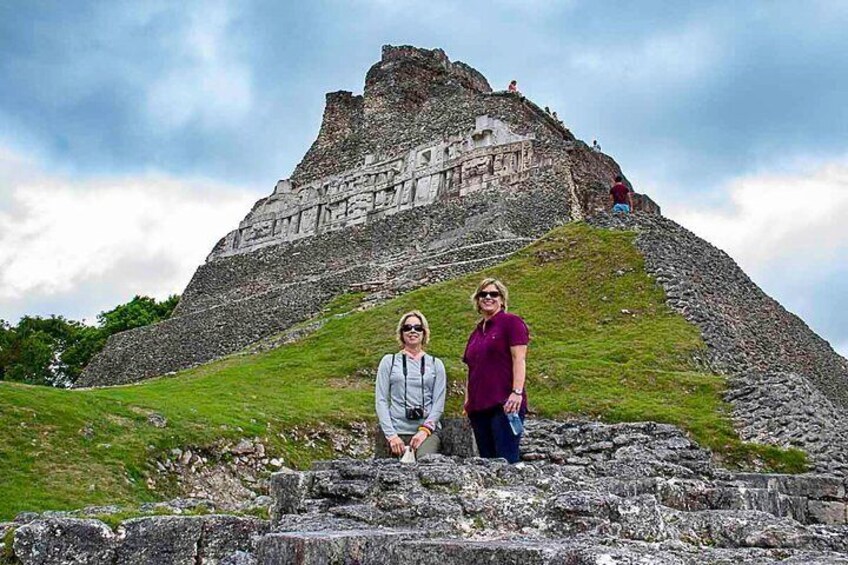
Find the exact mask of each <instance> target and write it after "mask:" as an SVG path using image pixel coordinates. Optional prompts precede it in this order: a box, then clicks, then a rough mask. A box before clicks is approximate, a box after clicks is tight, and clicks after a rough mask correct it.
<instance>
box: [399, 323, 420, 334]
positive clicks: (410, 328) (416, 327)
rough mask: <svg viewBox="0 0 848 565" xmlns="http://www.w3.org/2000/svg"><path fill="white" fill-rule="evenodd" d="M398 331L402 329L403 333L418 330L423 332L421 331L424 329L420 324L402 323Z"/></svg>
mask: <svg viewBox="0 0 848 565" xmlns="http://www.w3.org/2000/svg"><path fill="white" fill-rule="evenodd" d="M400 331H402V332H404V333H406V332H418V333H421V332H423V331H424V326H422V325H421V324H415V325H412V324H404V325H402V326H401V327H400Z"/></svg>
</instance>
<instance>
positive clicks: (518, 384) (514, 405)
mask: <svg viewBox="0 0 848 565" xmlns="http://www.w3.org/2000/svg"><path fill="white" fill-rule="evenodd" d="M472 300H473V302H474V307H475V308H476V309H477V312H478V313H479V314H480V316H481V319H480V321H479V322H478V323H477V325H476V326H475V328H474V331H473V332H471V335H470V336H469V338H468V344H467V345H466V346H465V353H464V355H463V356H462V360H463V361H464V362H465V364H466V365H468V382H467V384H466V388H465V395H466V396H465V412H466V414H468V419H469V421H470V422H471V428H472V429H473V430H474V439H475V440H476V442H477V449H478V451H479V452H480V457H486V458H492V457H503V458H504V459H506V460H507V461H509V462H510V463H516V462H517V461H518V459H519V452H518V443H519V440H520V439H521V432H522V430H523V421H524V416H525V414H526V413H527V392H526V391H525V390H524V381H525V376H526V373H527V369H526V361H525V360H526V357H527V344H528V343H529V342H530V330H529V329H528V328H527V324H525V323H524V320H522V319H521V318H520V317H518V316H516V315H515V314H511V313H509V312H507V311H506V309H507V303H508V300H509V294H508V291H507V289H506V286H504V284H503V283H502V282H501V281H499V280H497V279H491V278H489V279H485V280H483V281H482V282H481V283H480V284H479V285H478V286H477V290H476V291H475V292H474V295H473V298H472Z"/></svg>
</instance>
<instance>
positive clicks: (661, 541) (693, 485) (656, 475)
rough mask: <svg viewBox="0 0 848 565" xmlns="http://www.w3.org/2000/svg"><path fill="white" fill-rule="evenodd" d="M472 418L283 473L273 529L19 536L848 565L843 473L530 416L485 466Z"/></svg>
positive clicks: (315, 550)
mask: <svg viewBox="0 0 848 565" xmlns="http://www.w3.org/2000/svg"><path fill="white" fill-rule="evenodd" d="M469 434H470V431H469V429H468V426H467V424H466V423H465V422H464V421H462V420H452V421H447V422H445V431H444V436H445V439H446V441H445V442H444V446H445V450H446V451H447V452H448V453H447V454H442V455H433V456H427V457H423V458H422V459H421V460H419V462H418V463H416V464H413V465H402V464H400V463H399V462H397V461H396V460H394V459H388V458H385V459H381V458H375V459H370V460H353V459H340V460H333V461H322V462H317V463H315V464H314V465H313V467H312V468H311V469H310V470H308V471H304V472H296V471H286V472H281V473H276V474H274V475H272V477H271V495H272V499H273V500H274V503H273V506H272V508H271V520H270V523H269V522H267V521H262V520H257V519H255V518H249V517H236V516H222V515H210V516H167V517H148V518H138V519H135V520H128V521H126V522H124V523H123V524H122V525H121V526H119V527H118V528H117V529H116V530H115V531H112V530H111V529H110V528H108V527H107V526H106V525H105V524H103V523H102V522H98V521H95V520H82V519H69V518H56V517H49V516H48V517H43V516H42V517H40V518H39V519H35V520H32V521H30V522H29V523H28V524H26V525H24V526H21V527H19V528H18V529H17V532H16V533H15V545H14V547H15V553H16V556H17V558H18V559H19V560H20V561H21V563H23V564H24V565H30V564H42V563H43V564H47V563H95V562H97V563H99V564H111V563H115V564H117V563H121V564H123V563H157V564H170V563H175V564H176V563H186V564H191V565H196V564H202V563H221V564H229V565H238V564H241V565H247V564H253V565H277V564H297V565H312V564H359V565H366V564H370V565H383V564H395V563H410V564H422V565H423V564H425V563H427V564H431V563H434V562H438V563H440V565H453V564H472V565H473V564H478V563H479V564H482V563H487V564H489V563H497V564H511V563H515V564H521V565H526V564H540V565H541V564H546V565H547V564H596V565H600V564H604V565H608V564H636V563H640V564H649V563H650V564H696V563H697V564H699V565H700V564H703V563H727V564H730V563H743V562H744V563H756V564H766V563H793V564H801V563H804V564H810V563H848V525H846V522H848V514H846V512H848V496H846V484H845V481H844V479H842V478H839V477H834V476H827V475H812V474H804V475H779V474H757V473H733V472H729V471H727V470H723V469H720V468H717V467H715V466H714V465H713V463H712V462H711V459H710V454H709V453H708V452H707V451H705V450H703V449H701V448H699V447H698V446H697V445H695V444H694V443H693V442H692V441H690V440H689V439H688V438H687V437H686V436H685V434H683V433H682V432H681V431H680V430H679V429H677V428H675V427H673V426H669V425H665V424H656V423H651V422H644V423H629V424H615V425H606V424H600V423H597V422H588V421H569V422H554V421H549V420H528V422H527V433H526V435H525V437H524V439H523V440H522V462H520V463H518V464H515V465H509V464H507V463H506V462H505V461H503V460H486V459H480V458H477V457H473V442H472V441H471V437H470V435H469Z"/></svg>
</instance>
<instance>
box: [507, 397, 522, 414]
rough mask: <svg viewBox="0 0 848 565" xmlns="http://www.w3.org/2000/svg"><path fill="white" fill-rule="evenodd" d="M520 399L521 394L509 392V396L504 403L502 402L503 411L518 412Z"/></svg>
mask: <svg viewBox="0 0 848 565" xmlns="http://www.w3.org/2000/svg"><path fill="white" fill-rule="evenodd" d="M521 400H522V396H521V395H520V394H515V393H514V392H511V393H510V394H509V398H507V400H506V403H505V404H504V412H506V413H507V414H510V413H512V412H518V409H519V408H521Z"/></svg>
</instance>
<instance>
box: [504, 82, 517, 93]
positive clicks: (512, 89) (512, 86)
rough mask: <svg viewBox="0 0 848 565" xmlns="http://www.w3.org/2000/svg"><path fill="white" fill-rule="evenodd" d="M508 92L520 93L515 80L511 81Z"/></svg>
mask: <svg viewBox="0 0 848 565" xmlns="http://www.w3.org/2000/svg"><path fill="white" fill-rule="evenodd" d="M506 90H507V92H516V93H517V92H518V82H517V81H516V80H515V79H513V80H511V81H509V86H508V87H507V88H506Z"/></svg>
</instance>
